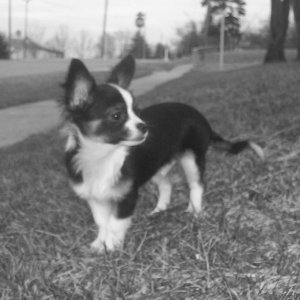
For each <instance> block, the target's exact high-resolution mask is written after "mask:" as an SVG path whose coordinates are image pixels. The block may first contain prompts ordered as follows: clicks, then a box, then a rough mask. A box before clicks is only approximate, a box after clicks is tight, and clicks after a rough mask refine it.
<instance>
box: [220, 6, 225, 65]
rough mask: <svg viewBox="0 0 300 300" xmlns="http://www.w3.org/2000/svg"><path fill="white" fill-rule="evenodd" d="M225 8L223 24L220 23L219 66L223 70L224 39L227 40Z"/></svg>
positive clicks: (222, 17)
mask: <svg viewBox="0 0 300 300" xmlns="http://www.w3.org/2000/svg"><path fill="white" fill-rule="evenodd" d="M224 37H225V9H224V11H223V12H222V15H221V25H220V57H219V68H220V70H222V69H223V68H224V40H225V38H224Z"/></svg>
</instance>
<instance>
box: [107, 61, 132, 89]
mask: <svg viewBox="0 0 300 300" xmlns="http://www.w3.org/2000/svg"><path fill="white" fill-rule="evenodd" d="M134 71H135V61H134V58H133V56H132V55H127V56H125V57H124V58H123V59H122V60H121V61H120V62H119V63H118V64H117V65H116V66H115V67H114V68H113V70H112V72H111V74H110V76H109V78H108V80H107V82H108V83H114V84H117V85H119V86H120V87H122V88H124V89H127V88H128V86H129V85H130V82H131V80H132V78H133V75H134Z"/></svg>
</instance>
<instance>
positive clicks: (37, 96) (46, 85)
mask: <svg viewBox="0 0 300 300" xmlns="http://www.w3.org/2000/svg"><path fill="white" fill-rule="evenodd" d="M173 66H174V63H165V62H154V63H152V64H149V63H146V62H145V63H140V64H138V65H137V70H136V74H135V77H136V78H138V77H142V76H147V75H149V74H151V73H153V72H154V71H158V70H168V69H171V68H172V67H173ZM93 75H94V76H95V78H96V81H97V82H103V81H104V80H105V79H106V78H107V76H108V74H107V72H94V73H93ZM65 76H66V74H65V73H62V72H50V73H48V74H38V75H28V76H15V77H8V78H0V91H1V100H0V109H2V108H7V107H11V106H15V105H21V104H26V103H31V102H37V101H42V100H49V99H57V98H58V97H61V93H62V89H61V88H60V84H61V83H62V82H64V80H65Z"/></svg>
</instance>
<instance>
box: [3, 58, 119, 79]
mask: <svg viewBox="0 0 300 300" xmlns="http://www.w3.org/2000/svg"><path fill="white" fill-rule="evenodd" d="M116 61H117V60H112V59H111V60H101V59H87V60H85V61H84V63H85V64H86V65H87V66H88V68H89V70H92V71H104V70H108V69H110V68H111V67H112V66H113V65H114V64H115V63H116ZM69 64H70V60H69V59H51V60H48V61H47V60H43V61H40V60H0V79H1V78H9V77H13V76H26V75H36V74H47V73H51V72H65V71H66V70H67V68H68V66H69Z"/></svg>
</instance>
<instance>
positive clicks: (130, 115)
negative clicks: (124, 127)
mask: <svg viewBox="0 0 300 300" xmlns="http://www.w3.org/2000/svg"><path fill="white" fill-rule="evenodd" d="M109 85H110V86H112V87H114V88H115V89H116V90H117V91H118V92H119V93H120V94H121V96H122V98H123V100H124V102H125V103H126V106H127V113H128V122H131V123H133V124H137V123H141V122H143V121H142V120H141V119H140V118H139V117H138V116H137V115H136V114H135V113H134V111H133V98H132V95H131V94H130V93H129V92H128V91H126V90H125V89H123V88H121V87H120V86H118V85H116V84H113V83H109Z"/></svg>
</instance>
